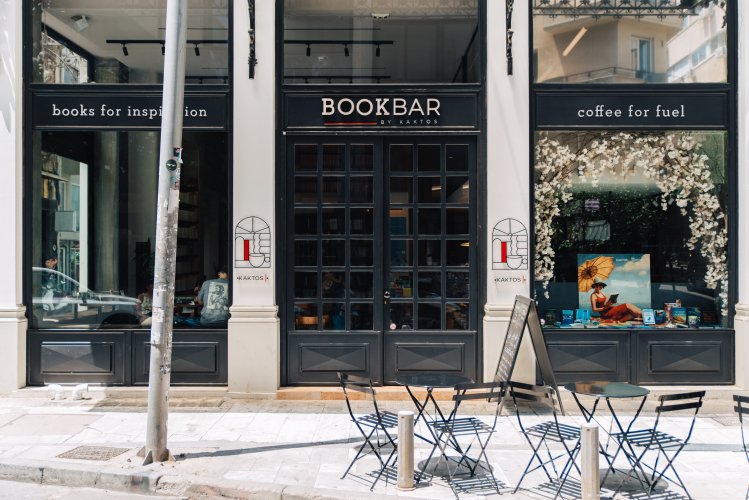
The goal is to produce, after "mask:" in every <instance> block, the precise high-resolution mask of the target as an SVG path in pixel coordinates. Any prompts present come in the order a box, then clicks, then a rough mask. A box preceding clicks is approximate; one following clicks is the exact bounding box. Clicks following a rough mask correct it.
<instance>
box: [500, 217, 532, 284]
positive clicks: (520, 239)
mask: <svg viewBox="0 0 749 500" xmlns="http://www.w3.org/2000/svg"><path fill="white" fill-rule="evenodd" d="M492 269H494V270H497V271H502V270H510V271H517V270H527V269H528V229H526V227H525V225H524V224H523V223H522V222H520V221H519V220H517V219H502V220H501V221H499V222H498V223H497V225H496V226H494V230H493V231H492Z"/></svg>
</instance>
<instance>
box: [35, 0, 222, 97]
mask: <svg viewBox="0 0 749 500" xmlns="http://www.w3.org/2000/svg"><path fill="white" fill-rule="evenodd" d="M30 1H31V3H32V9H31V15H32V30H31V35H32V39H33V44H32V51H33V61H34V64H33V67H32V81H33V82H34V83H61V84H75V83H118V84H123V83H133V84H149V83H150V84H157V83H162V81H163V69H164V58H163V54H164V36H165V33H166V29H165V28H166V26H165V18H166V0H145V1H139V2H127V3H126V4H127V5H123V2H117V1H116V0H100V1H97V2H91V1H83V0H73V1H67V0H30ZM228 41H229V1H228V0H190V1H189V2H188V22H187V58H186V62H185V64H186V67H185V82H186V83H193V84H228V82H229V59H228Z"/></svg>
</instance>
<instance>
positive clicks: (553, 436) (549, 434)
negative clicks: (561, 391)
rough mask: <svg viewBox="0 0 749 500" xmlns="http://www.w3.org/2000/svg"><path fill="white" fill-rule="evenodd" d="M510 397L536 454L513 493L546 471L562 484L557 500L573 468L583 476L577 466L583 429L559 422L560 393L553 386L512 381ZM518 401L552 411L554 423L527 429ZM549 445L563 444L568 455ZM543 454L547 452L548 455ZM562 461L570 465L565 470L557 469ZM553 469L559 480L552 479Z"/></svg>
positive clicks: (523, 430) (547, 422) (546, 422)
mask: <svg viewBox="0 0 749 500" xmlns="http://www.w3.org/2000/svg"><path fill="white" fill-rule="evenodd" d="M510 396H511V397H512V402H513V404H514V405H515V414H516V415H517V419H518V425H519V426H520V432H522V433H523V435H524V436H525V439H526V441H528V445H530V447H531V450H532V451H533V455H532V456H531V458H530V460H529V461H528V465H526V466H525V470H524V471H523V475H522V476H520V479H519V480H518V484H517V486H515V491H513V493H517V491H518V490H519V489H520V485H521V484H523V480H524V479H525V476H527V475H528V474H530V473H531V472H534V471H536V470H538V469H542V470H543V471H544V473H545V474H546V477H547V478H548V479H549V481H550V482H553V481H554V480H555V477H556V480H557V481H559V486H558V488H557V491H556V494H555V495H554V498H557V497H558V496H559V494H560V493H561V491H562V488H563V486H564V483H565V482H566V481H567V476H568V475H569V473H570V472H572V468H575V469H576V470H577V472H578V474H579V473H580V468H579V467H578V466H577V464H576V463H575V457H576V455H577V452H578V450H579V447H580V428H579V427H577V426H574V425H568V424H563V423H560V422H559V420H558V418H557V414H558V413H559V411H560V410H559V401H557V398H556V396H557V394H556V391H555V390H554V388H553V387H551V386H537V385H530V384H524V383H521V382H514V381H510ZM518 400H524V401H531V402H534V403H536V404H540V405H542V406H543V407H545V408H546V409H548V410H551V415H552V420H547V421H545V422H541V423H538V424H534V425H532V426H530V427H526V426H525V425H524V424H523V418H522V416H521V413H522V412H521V410H520V405H518ZM549 442H554V443H559V444H561V445H562V447H563V448H564V452H558V451H554V450H552V449H551V448H550V447H549ZM568 442H572V445H568ZM541 446H543V447H544V450H541ZM540 450H541V451H540ZM543 451H545V454H544V453H543ZM542 455H545V456H542ZM560 458H562V459H566V462H565V463H564V466H563V467H562V469H561V470H557V466H556V462H557V460H559V459H560ZM534 462H538V464H537V465H536V466H535V467H533V464H534ZM549 468H551V470H552V471H553V472H554V476H555V477H552V474H551V472H550V471H549Z"/></svg>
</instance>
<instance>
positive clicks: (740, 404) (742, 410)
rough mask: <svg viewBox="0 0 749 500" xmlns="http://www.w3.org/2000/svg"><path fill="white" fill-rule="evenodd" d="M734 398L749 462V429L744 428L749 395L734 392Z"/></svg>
mask: <svg viewBox="0 0 749 500" xmlns="http://www.w3.org/2000/svg"><path fill="white" fill-rule="evenodd" d="M733 400H734V401H735V402H736V406H734V407H733V409H734V410H735V411H736V414H737V415H738V416H739V424H740V426H741V445H742V446H743V447H744V454H745V455H746V461H747V462H749V430H744V415H749V396H739V395H738V394H734V395H733ZM746 498H747V499H749V487H747V489H746Z"/></svg>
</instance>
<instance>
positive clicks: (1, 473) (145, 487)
mask: <svg viewBox="0 0 749 500" xmlns="http://www.w3.org/2000/svg"><path fill="white" fill-rule="evenodd" d="M0 480H8V481H19V482H27V483H36V484H40V485H56V486H68V487H71V486H72V487H83V488H99V489H106V490H113V491H121V492H127V493H141V494H154V493H155V494H168V495H175V496H182V497H185V498H207V497H210V498H228V499H237V500H240V499H262V500H266V499H268V500H282V499H283V500H359V499H367V500H378V499H379V500H385V499H390V500H392V496H387V495H381V494H377V493H366V492H360V491H346V490H326V489H321V488H310V487H304V486H295V485H278V484H270V483H258V482H251V481H236V480H229V479H215V480H203V478H201V477H200V476H180V475H174V474H164V473H160V472H157V471H153V470H151V469H149V468H146V467H141V468H138V469H133V470H131V471H123V470H121V469H114V468H112V469H102V468H100V467H97V466H96V465H93V464H73V463H67V462H66V463H57V462H49V461H46V462H45V461H33V462H32V461H29V460H9V461H5V462H0Z"/></svg>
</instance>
